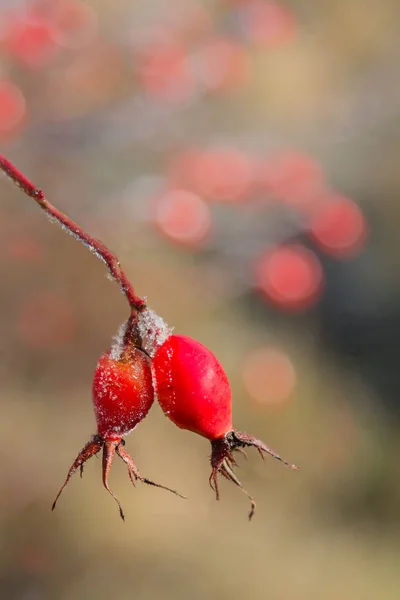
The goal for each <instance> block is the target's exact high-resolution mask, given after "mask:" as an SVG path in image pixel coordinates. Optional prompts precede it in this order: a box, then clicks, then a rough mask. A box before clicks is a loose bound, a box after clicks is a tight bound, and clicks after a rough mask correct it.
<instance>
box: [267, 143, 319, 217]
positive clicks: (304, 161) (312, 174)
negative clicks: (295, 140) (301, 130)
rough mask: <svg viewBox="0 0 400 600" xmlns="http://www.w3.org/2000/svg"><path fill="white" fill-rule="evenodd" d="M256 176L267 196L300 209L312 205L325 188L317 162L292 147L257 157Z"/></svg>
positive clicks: (308, 207)
mask: <svg viewBox="0 0 400 600" xmlns="http://www.w3.org/2000/svg"><path fill="white" fill-rule="evenodd" d="M257 179H258V183H259V185H260V187H261V189H262V190H263V191H264V193H267V194H268V196H273V197H274V198H276V199H278V200H281V201H283V202H285V203H287V204H289V205H291V206H293V207H295V208H298V209H301V210H303V209H305V210H308V209H310V208H313V207H314V206H315V204H316V203H319V201H320V197H321V193H322V192H323V191H324V190H325V176H324V173H323V170H322V168H321V167H320V166H319V164H318V163H317V162H316V161H315V160H314V159H313V158H312V157H311V156H308V155H307V154H304V153H301V152H295V151H288V152H280V153H276V154H275V155H272V156H271V157H270V158H268V159H267V160H262V161H260V162H259V164H258V177H257Z"/></svg>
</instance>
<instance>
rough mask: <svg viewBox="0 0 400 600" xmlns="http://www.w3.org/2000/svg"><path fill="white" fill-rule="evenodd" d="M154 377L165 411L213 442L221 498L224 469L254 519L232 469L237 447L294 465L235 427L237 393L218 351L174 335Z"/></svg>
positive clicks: (214, 478) (160, 353)
mask: <svg viewBox="0 0 400 600" xmlns="http://www.w3.org/2000/svg"><path fill="white" fill-rule="evenodd" d="M152 369H153V377H154V381H155V387H156V392H157V397H158V402H159V404H160V406H161V408H162V410H163V412H164V414H165V415H166V416H167V417H168V418H169V419H171V421H172V422H173V423H175V425H177V426H178V427H180V428H181V429H187V430H188V431H193V432H194V433H198V434H199V435H202V436H203V437H206V438H207V439H209V440H210V442H211V447H212V453H211V467H212V471H211V475H210V479H209V483H210V486H211V488H212V489H213V490H214V491H215V494H216V498H217V500H219V485H218V477H219V474H221V475H223V476H224V477H225V478H226V479H228V480H230V481H232V482H233V483H235V484H236V485H237V486H239V487H240V488H241V489H242V491H243V492H244V493H245V494H247V496H248V497H249V498H250V501H251V510H250V513H249V519H251V518H252V516H253V514H254V511H255V506H256V504H255V502H254V500H253V498H252V497H251V496H250V494H249V493H248V492H247V491H246V490H245V489H244V488H243V486H242V484H241V483H240V481H239V480H238V478H237V477H236V475H235V473H234V472H233V467H234V466H236V465H237V463H236V461H235V458H234V456H233V452H234V451H238V452H241V453H244V450H243V448H245V447H246V446H254V447H255V448H257V450H258V451H259V453H260V454H261V456H262V457H263V458H264V453H268V454H270V455H271V456H273V457H274V458H276V459H278V460H280V461H281V462H283V463H285V464H286V465H287V466H289V467H290V468H292V469H297V467H296V466H295V465H291V464H289V463H287V462H286V461H285V460H284V459H283V458H281V457H280V456H279V454H277V453H276V452H274V451H273V450H271V449H270V448H268V446H266V445H265V444H264V443H263V442H262V441H261V440H258V439H257V438H254V437H253V436H251V435H249V434H247V433H244V432H240V431H236V430H235V429H234V428H233V426H232V392H231V387H230V385H229V381H228V378H227V376H226V373H225V371H224V370H223V368H222V366H221V364H220V362H219V361H218V359H217V358H216V357H215V356H214V354H213V353H212V352H211V351H210V350H208V348H206V347H205V346H203V345H202V344H200V343H199V342H197V341H196V340H194V339H192V338H189V337H186V336H182V335H171V336H170V337H169V338H168V339H167V340H166V341H165V342H164V343H163V344H162V345H161V346H160V347H159V348H158V350H157V351H156V354H155V356H154V358H153V364H152Z"/></svg>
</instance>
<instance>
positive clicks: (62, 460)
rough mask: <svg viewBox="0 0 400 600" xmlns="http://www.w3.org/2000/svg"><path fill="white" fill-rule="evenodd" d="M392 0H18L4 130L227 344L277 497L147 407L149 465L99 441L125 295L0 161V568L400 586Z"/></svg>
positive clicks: (10, 153) (3, 36)
mask: <svg viewBox="0 0 400 600" xmlns="http://www.w3.org/2000/svg"><path fill="white" fill-rule="evenodd" d="M399 18H400V6H399V3H398V2H397V1H396V0H380V1H379V2H365V1H362V0H351V1H350V2H349V0H336V1H335V2H331V1H328V0H307V1H306V0H298V1H297V2H295V1H294V0H293V1H289V0H288V1H285V2H283V1H282V2H281V1H280V0H277V1H269V0H213V1H212V0H210V1H208V2H202V1H201V0H168V1H164V0H158V1H157V2H146V1H145V0H141V1H136V2H131V1H128V0H113V1H112V2H111V1H106V0H97V1H96V2H95V1H94V0H93V1H92V2H89V1H88V2H81V1H80V0H37V1H26V2H20V1H19V0H8V1H6V0H2V1H1V2H0V148H1V152H3V153H4V154H5V155H6V156H7V157H8V158H9V159H10V160H12V161H13V162H15V163H16V165H17V166H18V167H19V168H20V169H21V170H23V172H24V173H25V174H26V175H27V176H28V177H29V178H31V179H32V180H33V181H34V182H35V184H37V185H38V186H41V187H42V188H43V189H44V190H45V191H46V194H47V195H48V197H49V198H50V199H51V201H52V202H53V203H54V204H55V205H56V206H57V207H58V208H60V209H61V210H64V211H65V212H67V213H68V214H69V215H70V216H71V217H73V218H74V219H76V220H77V221H78V223H80V224H81V225H82V226H84V227H85V228H86V229H87V230H88V231H89V232H90V233H91V234H93V235H95V236H97V237H99V238H100V239H102V240H103V241H104V242H105V243H106V244H107V245H108V246H110V247H111V248H112V249H113V250H114V251H115V252H116V253H117V254H118V256H119V258H120V260H121V263H122V264H123V266H124V267H125V268H126V271H127V273H128V275H129V276H130V277H131V279H132V281H133V283H134V286H135V289H136V290H137V292H138V293H139V294H140V295H142V296H143V295H145V296H147V297H148V302H149V304H150V306H151V307H152V308H154V309H155V310H156V311H157V312H159V313H160V314H161V315H162V316H163V317H164V318H165V320H166V321H167V322H168V323H169V324H170V325H171V326H174V327H175V331H176V332H179V333H183V334H186V335H190V336H193V337H195V338H197V339H199V340H200V341H201V342H203V343H204V344H206V345H207V346H209V347H210V348H211V349H212V350H213V351H214V353H215V354H216V355H217V356H218V357H219V358H220V360H221V362H222V364H223V365H224V367H225V368H226V370H227V372H228V375H229V377H230V380H231V382H232V387H233V392H234V423H235V426H236V427H237V428H238V429H241V430H247V431H249V432H251V433H252V434H254V435H256V436H258V437H261V438H262V439H264V440H265V442H266V443H267V444H269V445H270V446H271V447H273V448H275V449H276V450H277V451H278V452H280V453H281V454H282V456H284V457H285V458H287V459H288V460H290V461H293V462H295V463H296V464H298V465H299V466H300V467H301V470H300V471H299V472H298V473H295V472H291V471H289V470H287V469H285V468H284V467H283V466H282V465H280V464H279V463H277V461H273V460H271V459H268V458H267V459H266V461H265V463H262V461H260V460H259V457H258V455H257V454H256V453H255V452H253V453H252V452H249V460H248V461H247V462H245V461H244V460H241V469H240V473H239V474H240V478H241V479H242V481H243V483H244V485H245V486H246V487H247V488H248V489H249V490H250V492H251V493H252V494H253V495H254V496H255V498H256V499H257V502H258V511H257V513H256V515H255V517H254V520H253V522H252V523H250V524H249V523H248V521H247V511H248V508H249V506H248V502H247V499H246V498H245V497H244V495H243V494H241V493H240V491H239V490H238V489H235V487H234V486H232V485H230V484H228V482H222V486H221V487H222V489H221V501H220V502H219V503H217V502H216V501H215V499H214V495H213V493H212V491H211V490H210V489H209V487H208V476H209V470H210V469H209V464H208V456H209V447H208V443H207V441H206V440H204V439H201V438H200V437H198V436H195V435H194V434H190V433H187V432H184V431H181V430H178V429H177V428H175V427H174V425H172V423H170V422H169V421H167V419H165V417H163V416H162V414H161V411H160V409H159V408H158V406H156V405H154V408H153V409H152V411H151V413H150V414H149V416H148V417H147V418H146V419H145V421H144V422H143V423H142V424H140V426H139V427H138V429H137V430H136V431H135V432H134V433H133V434H132V435H131V436H130V437H129V438H128V439H127V448H128V450H129V451H130V452H131V454H132V455H133V456H134V458H135V460H136V462H137V464H138V466H139V468H140V469H141V471H142V472H143V473H144V474H145V475H146V476H148V477H149V478H152V479H155V480H156V481H159V482H160V483H164V484H166V485H170V486H171V487H175V488H177V489H179V491H181V492H182V493H184V494H187V495H188V496H189V499H188V500H187V501H184V500H180V499H179V498H176V497H174V496H172V495H169V494H168V493H166V492H163V491H162V490H156V489H152V488H150V489H147V488H146V487H145V486H138V487H137V488H136V489H133V488H132V486H131V484H130V482H129V480H128V477H127V475H126V471H125V469H124V467H123V465H122V463H120V464H118V463H116V464H115V466H114V468H113V471H112V475H111V486H112V488H113V489H114V491H115V492H116V493H117V495H118V497H119V498H120V500H121V502H122V504H123V506H124V509H125V512H126V516H127V520H126V523H125V524H124V523H122V521H121V520H120V519H119V516H118V512H117V509H116V506H115V505H114V503H113V501H112V499H111V498H110V497H109V495H108V494H107V493H106V492H105V491H104V489H103V488H102V485H101V477H100V470H101V469H100V467H101V465H100V462H99V461H97V460H96V459H93V460H92V461H91V462H90V463H88V465H87V468H86V469H85V474H84V478H83V481H80V479H79V476H78V475H76V476H75V478H73V479H72V480H71V483H70V484H69V486H68V488H67V489H66V491H65V493H64V495H63V496H62V498H61V500H60V503H59V505H58V506H57V510H56V511H55V512H54V513H53V514H52V513H51V511H50V507H51V504H52V501H53V499H54V496H55V494H56V493H57V491H58V489H59V487H60V485H61V484H62V482H63V481H64V478H65V476H66V473H67V470H68V468H69V467H70V465H71V464H72V461H73V460H74V458H75V456H76V455H77V453H78V451H79V449H80V448H81V447H82V446H83V445H84V443H86V441H87V440H88V439H89V437H90V435H91V434H92V433H95V422H94V416H93V412H92V407H91V378H92V373H93V370H94V367H95V364H96V361H97V358H98V357H99V355H100V354H101V353H102V352H103V351H104V350H105V349H106V348H107V347H108V346H109V344H110V341H111V338H112V336H113V335H114V334H115V332H116V331H117V328H118V326H119V325H120V323H121V322H123V321H124V320H125V319H126V318H127V314H128V311H127V306H126V301H125V299H124V298H123V297H122V296H121V295H120V294H119V292H118V289H117V286H116V285H115V284H113V283H111V282H110V281H109V280H108V279H107V277H106V271H105V267H104V265H103V264H101V263H100V262H99V261H97V260H96V259H95V257H94V256H93V255H91V254H90V253H89V252H87V250H86V249H85V248H84V247H83V246H81V245H79V244H78V243H77V242H76V241H75V240H74V239H73V238H72V237H70V236H67V235H65V234H64V233H63V232H62V231H61V230H60V229H58V228H57V227H55V226H52V225H50V224H49V223H48V221H47V220H46V218H45V216H44V215H43V214H42V213H41V211H40V210H39V209H38V207H37V206H36V205H35V203H34V202H33V201H32V200H30V199H29V198H27V197H26V196H24V195H23V194H22V193H21V191H20V190H18V189H17V188H15V187H13V186H12V184H10V182H9V181H7V180H6V178H5V177H2V178H1V181H0V274H1V281H2V292H1V295H0V307H1V313H0V326H1V336H0V353H1V360H0V374H1V380H0V381H1V403H0V433H1V441H2V448H3V450H2V457H3V458H2V477H1V482H0V532H1V533H0V589H1V596H2V597H3V596H4V597H7V598H9V599H14V598H15V599H21V600H22V599H23V600H39V599H45V600H47V599H52V600H69V599H72V598H73V599H74V600H86V599H91V598H97V599H98V600H102V599H106V598H110V597H113V596H114V595H115V594H118V597H119V598H121V599H122V598H131V597H135V598H136V599H137V600H145V599H153V598H166V599H172V598H174V599H177V598H178V599H179V598H187V597H190V598H192V599H193V600H197V599H203V598H210V599H212V600H214V599H225V598H229V599H231V600H235V599H239V598H247V597H251V598H252V599H253V600H261V599H271V600H292V599H296V600H303V599H304V600H320V599H321V598H323V599H324V600H337V599H338V598H341V599H343V600H350V599H351V600H356V599H360V600H361V599H362V600H369V599H376V598H377V597H379V598H383V599H385V600H391V599H398V598H399V596H400V571H399V566H398V565H399V560H400V461H399V459H398V457H399V450H400V437H399V430H400V420H399V416H400V400H399V399H400V377H399V374H398V365H397V360H398V356H399V355H400V308H399V307H400V302H399V300H400V298H399V295H400V286H399V283H400V281H399V266H400V265H399V253H398V229H399V224H400V208H399V207H400V204H399V202H398V195H399V192H400V171H399V166H398V165H399V163H398V156H399V152H400V128H399V116H400V87H399V79H398V65H399V60H400V46H399V43H398V21H399Z"/></svg>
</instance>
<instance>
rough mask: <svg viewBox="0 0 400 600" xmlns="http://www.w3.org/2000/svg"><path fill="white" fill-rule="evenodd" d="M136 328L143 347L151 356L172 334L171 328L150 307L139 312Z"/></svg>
mask: <svg viewBox="0 0 400 600" xmlns="http://www.w3.org/2000/svg"><path fill="white" fill-rule="evenodd" d="M138 328H139V333H140V336H141V338H142V342H143V348H144V350H145V351H146V352H147V354H148V355H149V356H151V358H153V356H154V355H155V353H156V352H157V348H159V346H161V345H162V344H163V343H164V342H165V340H166V339H168V338H169V337H170V335H171V334H172V328H171V327H168V325H167V324H166V322H165V321H164V319H162V318H161V317H160V316H159V315H158V314H157V313H156V312H154V310H151V308H146V310H144V311H143V312H141V313H139V316H138Z"/></svg>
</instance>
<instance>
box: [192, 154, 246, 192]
mask: <svg viewBox="0 0 400 600" xmlns="http://www.w3.org/2000/svg"><path fill="white" fill-rule="evenodd" d="M192 166H193V170H194V173H193V179H194V184H195V186H196V188H197V189H198V191H199V192H200V193H201V194H203V195H204V196H205V197H206V198H208V199H209V200H214V201H218V202H240V201H242V200H244V199H246V198H247V197H248V195H249V194H250V192H251V188H252V185H253V181H254V172H253V164H252V161H250V160H249V158H248V157H247V156H246V154H245V153H244V152H241V151H240V150H237V149H236V148H229V147H226V148H220V149H210V150H204V151H202V152H199V153H198V155H197V156H196V157H195V160H194V162H193V164H192Z"/></svg>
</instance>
